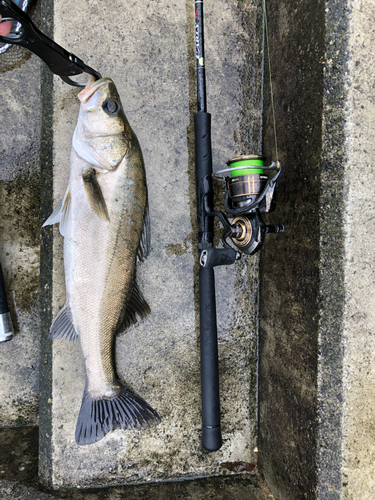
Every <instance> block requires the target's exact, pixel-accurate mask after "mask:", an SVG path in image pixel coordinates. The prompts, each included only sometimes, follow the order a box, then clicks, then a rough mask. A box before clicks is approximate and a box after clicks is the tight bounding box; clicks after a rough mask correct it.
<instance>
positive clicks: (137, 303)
mask: <svg viewBox="0 0 375 500" xmlns="http://www.w3.org/2000/svg"><path fill="white" fill-rule="evenodd" d="M150 312H151V309H150V306H149V305H148V304H147V302H146V300H145V299H144V297H143V295H142V293H141V291H140V290H139V288H138V285H137V283H135V282H134V285H133V290H132V293H131V295H130V298H129V300H127V301H126V303H125V304H124V310H123V314H122V316H120V320H119V322H118V324H117V328H116V333H121V332H123V331H124V330H126V329H127V328H129V326H131V325H135V324H136V323H137V321H138V318H137V316H139V318H140V319H144V318H145V317H146V316H147V315H148V314H150Z"/></svg>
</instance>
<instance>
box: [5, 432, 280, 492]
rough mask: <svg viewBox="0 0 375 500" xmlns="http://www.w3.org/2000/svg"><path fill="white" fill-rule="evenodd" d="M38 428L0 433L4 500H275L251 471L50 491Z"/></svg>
mask: <svg viewBox="0 0 375 500" xmlns="http://www.w3.org/2000/svg"><path fill="white" fill-rule="evenodd" d="M38 437H39V431H38V428H37V427H21V428H12V429H10V428H8V429H1V430H0V442H1V444H2V446H1V448H0V497H1V498H2V499H3V500H24V499H25V498H28V499H31V500H47V499H48V500H52V499H64V498H71V499H73V500H101V499H108V500H118V499H120V498H127V499H128V500H141V499H142V500H148V499H149V500H158V499H160V500H162V499H165V498H166V499H168V500H175V499H176V500H177V499H180V498H181V499H186V500H190V499H191V500H199V499H202V500H203V499H210V498H215V499H218V500H220V499H223V500H225V499H227V498H228V496H230V497H231V498H233V500H272V498H273V497H272V495H270V493H269V490H268V489H267V487H266V486H265V485H264V482H263V480H262V479H261V478H260V477H259V475H258V474H257V471H256V469H253V470H252V471H251V473H250V472H247V471H244V472H243V473H242V474H237V475H235V476H233V475H231V476H229V477H225V476H224V477H212V478H206V479H203V478H200V479H195V480H185V481H169V482H166V483H158V484H155V483H154V484H147V485H137V486H126V487H116V486H115V485H112V486H111V487H110V488H99V489H95V488H90V489H89V490H79V489H75V490H65V491H64V490H63V491H49V490H47V489H44V488H43V487H42V486H41V485H40V484H39V482H38V458H39V454H38Z"/></svg>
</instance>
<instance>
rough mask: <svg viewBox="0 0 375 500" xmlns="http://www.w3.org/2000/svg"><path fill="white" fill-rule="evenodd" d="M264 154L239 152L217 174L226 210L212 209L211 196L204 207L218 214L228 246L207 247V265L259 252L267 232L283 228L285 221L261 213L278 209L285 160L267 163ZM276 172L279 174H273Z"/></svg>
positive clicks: (209, 213) (204, 256)
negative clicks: (267, 220) (269, 219)
mask: <svg viewBox="0 0 375 500" xmlns="http://www.w3.org/2000/svg"><path fill="white" fill-rule="evenodd" d="M263 163H264V158H263V157H262V156H258V155H247V156H238V157H235V158H232V159H231V160H229V161H228V162H227V164H228V168H226V169H224V170H220V171H219V172H216V173H214V174H213V176H212V177H213V178H214V179H219V180H221V181H222V183H223V187H224V189H225V199H224V206H225V211H226V214H227V215H228V217H230V218H232V220H231V222H229V221H228V218H227V216H226V215H225V214H224V213H223V212H216V211H213V210H210V207H209V203H208V200H209V197H207V198H206V199H205V202H204V204H203V207H202V208H203V210H204V211H205V216H206V217H212V216H217V217H218V218H219V219H220V222H221V224H222V225H223V228H224V231H223V234H222V237H221V242H222V245H223V247H224V248H222V249H219V248H212V247H211V248H207V249H203V250H202V252H201V255H200V264H201V266H203V267H215V266H218V265H224V264H232V263H233V262H235V261H236V260H238V259H239V258H240V256H241V254H240V252H242V253H244V254H248V255H253V254H254V253H256V252H257V251H258V250H259V249H260V247H261V245H262V243H263V241H264V237H265V235H266V234H267V233H280V232H283V231H284V230H285V229H284V225H283V224H272V225H266V224H265V223H264V222H263V220H262V218H261V214H263V213H268V212H272V211H273V210H274V209H275V192H276V189H277V186H278V182H279V179H280V176H281V173H282V163H281V162H280V161H277V162H273V163H272V164H271V165H270V166H268V167H267V166H264V165H263ZM271 172H276V173H275V175H273V176H272V175H270V174H271Z"/></svg>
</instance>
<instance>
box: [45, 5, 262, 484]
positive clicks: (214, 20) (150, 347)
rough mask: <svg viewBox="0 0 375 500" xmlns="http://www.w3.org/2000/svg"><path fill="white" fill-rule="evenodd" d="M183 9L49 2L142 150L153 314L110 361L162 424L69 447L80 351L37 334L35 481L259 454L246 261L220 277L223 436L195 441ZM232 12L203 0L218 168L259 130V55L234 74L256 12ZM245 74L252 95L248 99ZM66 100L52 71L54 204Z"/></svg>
mask: <svg viewBox="0 0 375 500" xmlns="http://www.w3.org/2000/svg"><path fill="white" fill-rule="evenodd" d="M245 4H246V5H245ZM193 9H194V5H193V3H192V2H186V4H185V5H183V6H182V5H181V4H180V3H178V2H167V1H162V2H152V1H151V2H130V3H129V2H123V1H120V0H116V1H114V2H112V3H111V4H105V3H103V2H98V1H97V0H92V1H90V2H85V3H80V4H79V5H77V3H76V2H73V1H71V0H70V1H64V2H62V1H60V0H56V1H55V2H54V22H55V24H54V31H53V36H54V38H55V40H56V41H57V42H58V43H60V44H61V45H62V46H64V47H65V48H67V49H69V50H71V51H72V52H73V53H75V54H76V55H78V56H79V57H81V58H82V59H83V60H85V61H86V62H87V63H88V64H90V65H91V66H93V67H95V68H97V69H98V70H100V71H101V73H102V74H103V75H105V76H110V77H111V78H112V79H113V80H114V81H115V83H116V85H117V88H118V90H119V93H120V95H121V99H122V102H123V105H124V108H125V112H126V115H127V117H128V119H129V122H130V124H131V125H132V127H133V129H134V130H135V132H136V134H137V136H138V139H139V141H140V144H141V147H142V150H143V155H144V158H145V165H146V172H147V179H148V187H149V202H150V215H151V227H152V248H151V254H150V256H149V257H148V258H147V260H146V261H145V263H143V264H142V265H141V266H139V269H138V271H137V273H138V282H139V285H140V288H141V290H142V292H143V294H144V296H145V298H146V299H147V301H148V302H149V304H150V307H151V310H152V312H151V314H150V316H149V317H148V318H146V319H145V320H144V321H143V322H141V323H140V324H138V325H137V326H136V327H133V328H131V329H130V330H129V331H128V332H126V334H124V335H123V336H120V337H119V338H118V339H117V344H116V358H117V368H118V371H119V374H120V376H121V377H122V378H123V379H124V380H125V381H126V382H127V383H129V384H130V385H131V387H132V388H134V390H135V391H136V392H138V393H139V394H141V395H142V396H143V397H144V398H145V399H146V400H147V401H149V402H150V403H151V404H152V405H153V406H154V407H156V408H157V409H158V411H159V413H160V415H161V418H162V423H161V424H160V425H159V426H157V427H156V428H153V429H151V430H148V431H144V432H142V433H139V432H121V431H115V432H112V433H110V434H109V435H107V436H106V437H105V438H104V439H103V440H102V441H100V442H98V443H96V444H95V445H91V446H86V447H78V446H77V445H76V443H75V440H74V431H75V426H76V420H77V416H78V411H79V408H80V404H81V398H82V393H83V387H84V372H83V363H82V358H81V354H80V350H79V346H78V345H69V344H65V343H60V342H57V341H56V342H54V343H53V344H52V345H50V342H49V341H46V340H45V337H43V339H44V340H43V342H42V353H41V357H42V360H43V362H42V366H43V372H42V380H41V387H42V393H41V398H42V404H41V408H42V413H43V416H42V415H41V427H40V438H41V462H40V476H41V480H42V481H43V482H44V483H45V484H48V485H49V486H52V487H53V488H61V487H74V486H79V487H87V486H94V485H96V484H97V485H105V484H121V483H125V484H131V483H143V482H150V481H162V480H166V479H176V478H188V477H190V478H191V477H201V476H208V475H222V474H225V473H226V472H225V471H224V470H223V468H222V467H221V466H220V463H221V462H236V461H244V462H248V463H255V462H256V452H255V451H254V448H255V446H256V436H255V428H256V397H255V384H256V375H255V372H256V318H257V298H256V297H257V269H258V266H257V260H256V259H252V260H251V259H249V262H245V261H243V262H241V263H240V264H239V265H238V266H237V267H231V268H223V269H221V270H220V271H219V272H218V273H217V305H218V311H219V317H218V323H219V352H220V374H221V388H222V410H223V417H222V427H223V441H224V444H223V447H222V449H221V450H220V451H218V452H216V453H212V454H207V453H204V452H203V450H202V448H201V445H200V426H201V422H200V373H199V336H198V329H197V325H198V324H199V320H198V309H197V295H196V294H197V291H196V285H197V281H196V280H197V276H196V274H197V254H196V249H195V241H196V236H195V231H196V222H195V220H196V214H195V207H194V196H193V193H194V192H195V187H194V164H193V137H194V136H193V129H192V116H193V113H194V109H195V95H194V85H195V84H194V81H195V75H194V51H193V48H194V26H193V23H194V10H193ZM241 9H242V10H241ZM241 9H239V8H237V7H236V6H231V5H229V4H227V3H226V2H224V1H222V2H213V1H212V0H211V1H208V2H207V4H206V19H207V21H206V27H207V35H206V44H207V47H206V52H207V72H208V73H207V86H208V103H209V104H208V107H209V111H210V112H212V115H213V149H214V162H215V168H217V169H219V168H221V167H222V166H223V165H225V162H226V160H227V159H228V158H231V157H233V156H234V155H235V154H236V153H237V152H239V151H240V150H241V149H243V148H249V147H250V148H251V151H250V152H253V151H258V147H259V143H260V124H258V126H256V127H254V128H251V127H250V122H249V121H247V117H249V116H257V117H258V119H259V118H260V113H259V109H260V81H261V79H260V60H259V58H258V59H255V60H254V61H253V66H252V69H249V68H248V69H247V71H246V72H245V71H244V70H243V66H244V63H245V62H248V61H247V59H246V51H245V49H246V47H247V44H249V43H252V44H253V46H255V47H258V49H259V40H260V39H259V38H257V36H258V35H257V34H256V22H255V21H256V19H257V13H259V11H258V7H257V6H256V5H255V4H252V3H251V2H245V3H244V5H243V6H242V7H241ZM247 16H250V17H251V18H252V19H253V20H254V22H250V21H249V19H248V17H247ZM67 26H69V29H67ZM249 27H250V29H251V30H252V31H250V32H249V31H247V30H248V28H249ZM249 40H250V41H249ZM249 74H251V76H252V80H251V85H252V88H253V87H254V88H256V89H257V90H255V91H254V90H252V91H251V92H250V93H249V91H247V93H246V91H245V89H248V85H246V77H248V76H249ZM76 94H77V91H76V90H75V89H72V88H70V87H68V86H67V85H66V84H63V83H61V82H60V80H59V79H54V82H53V116H52V121H51V122H50V124H49V125H48V121H46V122H45V128H44V129H43V130H44V132H50V130H51V126H53V145H50V146H53V190H54V206H56V205H57V203H58V202H59V201H60V199H61V197H62V195H63V193H64V191H65V189H66V184H67V180H68V174H69V155H70V144H71V138H72V134H73V131H74V127H75V124H76V120H77V114H78V102H77V100H76V98H75V96H76ZM249 95H250V96H251V99H249V97H248V96H249ZM246 123H248V124H249V131H250V130H251V131H252V132H249V133H248V134H246V141H245V140H243V139H242V138H241V134H240V129H241V130H242V131H243V130H244V126H245V125H246ZM50 166H51V165H50ZM45 215H46V216H47V214H46V213H45ZM48 215H49V214H48ZM53 231H54V232H53V246H51V247H49V246H48V245H49V244H52V241H51V242H49V239H48V238H49V236H48V235H51V234H52V232H51V230H50V229H47V230H45V233H44V236H43V238H45V240H44V241H45V247H44V250H43V252H42V260H43V259H44V260H43V262H44V263H45V262H46V261H47V260H48V259H49V258H50V255H51V253H50V252H53V262H52V268H50V269H49V270H48V265H47V266H46V265H45V264H42V265H44V266H45V267H44V275H43V279H44V283H45V285H44V289H43V290H44V292H43V293H44V295H43V297H44V298H45V300H46V301H45V302H44V305H45V307H44V309H43V311H44V316H43V318H42V325H44V326H43V328H45V326H46V318H47V319H48V318H49V315H50V309H49V308H50V307H51V306H52V310H53V313H54V314H56V312H57V311H58V310H59V308H60V307H61V306H62V305H63V304H64V302H65V289H64V276H63V261H62V239H61V237H60V236H59V234H58V231H57V229H56V228H55V229H54V230H53ZM48 248H50V250H49V251H48ZM48 272H50V273H51V274H50V278H49V277H48V276H47V273H48ZM50 284H51V286H52V298H51V301H50V304H49V305H48V297H49V293H50V288H49V287H50ZM42 335H46V331H45V330H44V331H42Z"/></svg>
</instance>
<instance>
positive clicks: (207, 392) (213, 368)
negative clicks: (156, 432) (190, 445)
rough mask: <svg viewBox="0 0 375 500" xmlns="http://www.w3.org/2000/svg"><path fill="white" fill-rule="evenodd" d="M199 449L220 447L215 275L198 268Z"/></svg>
mask: <svg viewBox="0 0 375 500" xmlns="http://www.w3.org/2000/svg"><path fill="white" fill-rule="evenodd" d="M199 305H200V349H201V390H202V446H203V448H205V449H206V450H208V451H216V450H218V449H219V448H220V447H221V445H222V439H221V427H220V391H219V361H218V345H217V325H216V300H215V275H214V270H213V269H212V268H204V267H200V269H199Z"/></svg>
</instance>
